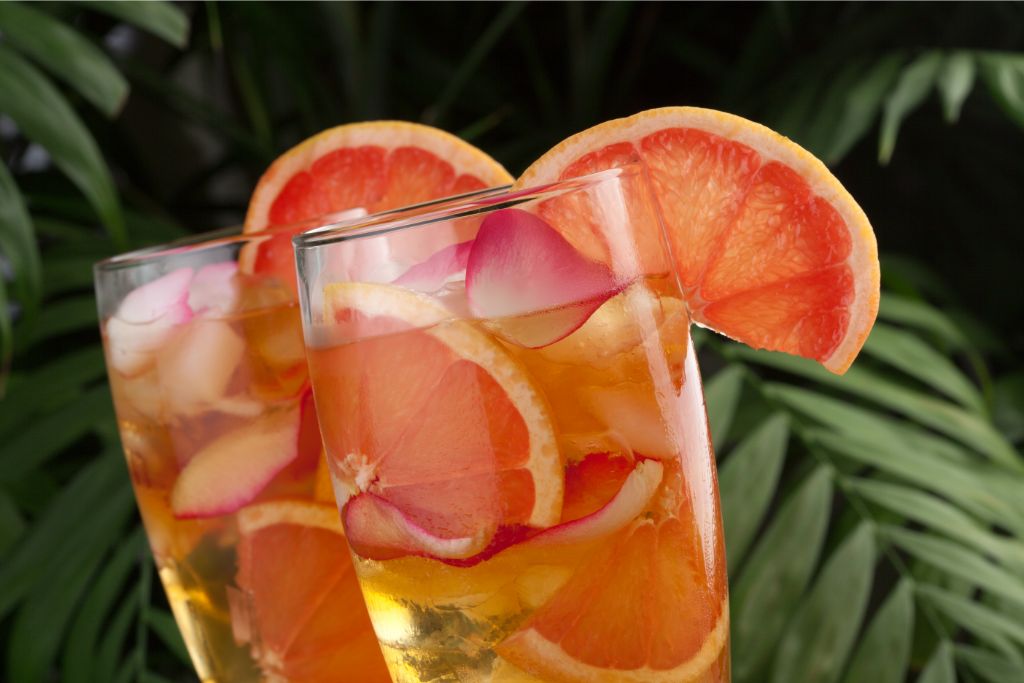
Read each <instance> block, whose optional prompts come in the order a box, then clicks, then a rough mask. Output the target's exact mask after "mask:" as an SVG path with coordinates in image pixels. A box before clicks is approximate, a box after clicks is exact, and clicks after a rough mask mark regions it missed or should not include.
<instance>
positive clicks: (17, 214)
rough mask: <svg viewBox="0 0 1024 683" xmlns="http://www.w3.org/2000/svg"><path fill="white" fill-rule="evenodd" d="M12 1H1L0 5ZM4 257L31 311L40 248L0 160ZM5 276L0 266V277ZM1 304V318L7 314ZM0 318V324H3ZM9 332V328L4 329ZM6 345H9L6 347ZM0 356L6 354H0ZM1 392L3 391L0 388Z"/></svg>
mask: <svg viewBox="0 0 1024 683" xmlns="http://www.w3.org/2000/svg"><path fill="white" fill-rule="evenodd" d="M8 4H11V3H2V4H0V7H3V6H5V5H8ZM4 258H6V259H7V262H8V263H9V264H10V267H11V270H12V271H13V273H14V284H15V295H16V296H17V298H18V300H19V303H20V304H21V305H22V306H24V307H25V308H26V309H27V310H28V311H32V312H34V311H35V309H36V306H37V304H38V302H39V299H40V296H41V294H42V289H43V286H42V275H41V265H40V262H39V248H38V247H37V246H36V239H35V235H34V234H33V231H32V218H31V217H30V216H29V214H28V211H26V210H25V202H24V201H23V200H22V198H21V192H19V191H18V186H17V185H16V184H15V183H14V178H12V177H11V174H10V172H9V171H8V170H7V166H6V165H5V164H0V262H2V260H3V259H4ZM4 279H6V278H5V276H4V275H3V273H2V268H0V280H4ZM5 308H6V306H0V318H4V319H5V320H6V321H7V323H6V324H7V325H9V324H10V318H9V316H8V315H7V311H6V310H5ZM3 324H4V323H3V322H0V325H3ZM7 333H8V335H9V334H10V329H9V328H8V330H7ZM8 348H9V347H8ZM0 357H6V355H5V354H0ZM0 395H2V392H0Z"/></svg>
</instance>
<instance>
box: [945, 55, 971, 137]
mask: <svg viewBox="0 0 1024 683" xmlns="http://www.w3.org/2000/svg"><path fill="white" fill-rule="evenodd" d="M975 73H976V69H975V65H974V55H972V54H971V53H970V52H965V51H962V50H961V51H957V52H954V53H952V54H950V55H947V56H946V58H945V60H943V62H942V68H941V69H939V74H938V76H937V77H936V84H937V85H938V88H939V94H940V95H942V110H943V113H944V114H945V116H946V121H947V122H948V123H956V122H957V121H958V120H959V119H960V110H961V109H962V108H963V106H964V100H966V99H967V96H968V95H970V94H971V90H972V89H973V88H974V75H975Z"/></svg>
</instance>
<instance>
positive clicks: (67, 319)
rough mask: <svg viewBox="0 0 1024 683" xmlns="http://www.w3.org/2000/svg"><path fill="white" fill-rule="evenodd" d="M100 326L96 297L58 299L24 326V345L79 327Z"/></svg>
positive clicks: (22, 345)
mask: <svg viewBox="0 0 1024 683" xmlns="http://www.w3.org/2000/svg"><path fill="white" fill-rule="evenodd" d="M83 329H84V330H89V331H92V330H97V329H99V319H98V317H97V313H96V300H95V298H94V297H93V296H91V295H84V296H75V297H69V298H67V299H61V300H59V301H54V302H52V303H50V304H48V305H47V306H46V307H45V308H43V309H42V310H41V311H40V312H39V315H37V316H36V317H35V318H33V319H32V320H31V321H29V322H28V323H27V324H26V325H25V327H24V328H23V329H21V330H20V333H21V334H20V336H19V339H18V343H19V347H20V348H31V347H33V346H35V345H36V344H39V343H41V342H44V341H46V340H48V339H53V338H54V337H59V336H60V335H62V334H68V333H69V332H77V331H78V330H83Z"/></svg>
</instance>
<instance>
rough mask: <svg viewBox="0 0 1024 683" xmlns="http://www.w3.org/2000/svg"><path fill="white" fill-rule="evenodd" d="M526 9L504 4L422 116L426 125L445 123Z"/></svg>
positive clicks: (522, 4)
mask: <svg viewBox="0 0 1024 683" xmlns="http://www.w3.org/2000/svg"><path fill="white" fill-rule="evenodd" d="M525 7H526V4H525V3H522V2H508V3H504V5H503V6H502V8H501V10H500V11H499V12H498V14H497V16H495V17H494V19H493V20H492V21H491V22H490V24H488V26H487V28H486V29H484V31H483V32H482V33H480V35H478V36H477V37H476V40H475V41H474V42H473V46H472V47H471V48H470V49H469V50H468V51H467V52H466V54H465V56H464V57H463V58H462V59H461V60H460V62H459V67H458V70H457V71H456V72H455V73H454V74H452V76H451V78H449V79H448V82H447V85H446V86H445V89H444V90H442V91H441V93H440V94H439V95H438V96H437V99H436V100H435V101H434V103H433V104H431V105H430V107H429V108H428V109H427V110H426V111H425V112H424V113H423V117H422V119H423V122H424V123H429V124H431V125H438V124H439V123H440V122H442V121H443V120H444V117H445V115H446V114H447V111H448V108H449V107H450V106H451V105H452V103H453V102H455V100H456V98H458V97H459V95H460V93H461V92H462V89H463V88H464V87H465V86H466V84H467V83H469V81H470V79H471V78H472V77H473V75H474V74H475V73H476V72H477V71H479V69H480V64H481V62H483V60H484V59H485V58H486V57H487V55H488V54H489V53H490V52H491V50H493V49H494V46H495V44H496V43H497V42H498V39H499V38H501V37H502V36H503V35H504V34H505V32H506V31H508V29H509V27H510V26H512V23H513V22H514V21H515V19H516V17H517V16H519V13H520V12H522V11H523V9H524V8H525Z"/></svg>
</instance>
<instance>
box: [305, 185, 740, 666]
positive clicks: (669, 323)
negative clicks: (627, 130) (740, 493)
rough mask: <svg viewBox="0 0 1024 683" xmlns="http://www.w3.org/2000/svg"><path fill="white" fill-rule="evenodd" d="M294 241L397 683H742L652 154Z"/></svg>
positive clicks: (349, 517) (343, 506) (347, 512)
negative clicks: (734, 678) (732, 657)
mask: <svg viewBox="0 0 1024 683" xmlns="http://www.w3.org/2000/svg"><path fill="white" fill-rule="evenodd" d="M295 247H296V261H297V264H298V271H299V293H300V300H301V309H302V321H303V330H304V337H305V343H306V347H307V358H308V361H309V371H310V379H311V381H312V385H313V390H314V394H315V399H316V405H317V410H318V413H319V415H320V427H321V432H322V435H323V439H324V445H325V448H326V452H327V461H328V466H329V470H330V475H331V479H332V481H333V485H334V490H335V496H336V500H337V503H338V506H339V510H340V512H341V517H342V523H343V525H344V528H345V534H346V539H347V541H348V543H349V548H350V550H351V554H352V560H353V563H354V566H355V571H356V575H357V576H358V578H359V582H360V584H361V586H362V591H363V596H364V598H365V600H366V604H367V607H368V608H369V613H370V618H371V620H372V622H373V626H374V629H375V631H376V634H377V638H378V639H379V641H380V645H381V649H382V650H383V652H384V657H385V660H386V661H387V665H388V667H389V669H390V671H391V676H392V678H393V679H394V680H395V681H398V682H401V683H404V682H407V681H410V682H411V681H416V682H420V681H494V682H499V681H520V682H522V681H619V680H622V681H671V682H673V683H676V682H686V681H702V682H708V683H710V682H715V683H723V682H727V681H728V680H729V652H728V632H729V612H728V598H727V579H726V565H725V561H724V547H723V539H722V525H721V520H720V514H719V504H718V491H717V481H716V474H715V468H714V459H713V455H712V450H711V443H710V440H709V436H708V426H707V418H706V416H705V411H704V400H703V394H702V390H701V383H700V375H699V370H698V368H697V363H696V356H695V353H694V351H693V349H692V345H691V343H690V337H689V318H688V315H687V310H686V306H685V304H684V299H683V297H682V295H681V291H680V287H679V284H678V282H677V279H676V277H675V274H674V272H673V269H672V267H671V265H670V264H671V260H670V258H669V256H668V252H667V250H666V247H665V240H664V239H663V236H662V228H661V224H660V221H659V218H658V212H657V208H656V203H655V200H654V198H653V196H652V194H651V191H650V187H649V184H648V180H647V178H646V176H645V172H644V170H643V169H642V168H641V167H639V166H627V167H624V168H620V169H615V170H612V171H605V172H602V173H599V174H595V175H592V176H588V177H584V178H578V179H573V180H568V181H563V182H560V183H557V184H554V185H550V186H545V187H540V188H535V189H531V190H525V191H520V192H514V193H509V194H504V195H500V196H494V197H490V198H488V199H487V200H486V201H485V202H477V203H475V204H473V205H469V204H463V205H458V204H456V205H449V206H447V207H444V208H442V209H440V210H438V209H436V208H430V207H428V208H426V209H412V210H408V211H406V212H404V213H403V212H399V213H397V214H393V215H391V216H382V217H370V218H368V219H366V220H365V221H364V222H362V223H361V224H359V225H355V226H351V227H349V228H347V229H346V230H344V231H337V230H330V229H323V230H317V231H315V232H313V233H307V234H305V235H301V236H299V237H297V238H295ZM399 255H400V256H401V258H402V262H403V263H408V262H409V261H410V260H412V261H414V262H415V264H414V265H412V266H402V267H399V266H397V265H396V264H395V263H394V262H393V260H394V259H395V258H396V256H399ZM352 263H358V264H359V267H358V268H352V267H350V266H349V264H352ZM396 273H397V275H396ZM382 274H386V275H382Z"/></svg>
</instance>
